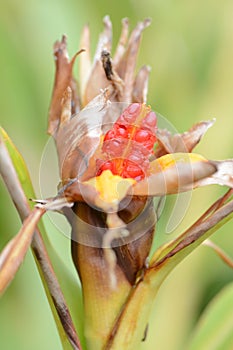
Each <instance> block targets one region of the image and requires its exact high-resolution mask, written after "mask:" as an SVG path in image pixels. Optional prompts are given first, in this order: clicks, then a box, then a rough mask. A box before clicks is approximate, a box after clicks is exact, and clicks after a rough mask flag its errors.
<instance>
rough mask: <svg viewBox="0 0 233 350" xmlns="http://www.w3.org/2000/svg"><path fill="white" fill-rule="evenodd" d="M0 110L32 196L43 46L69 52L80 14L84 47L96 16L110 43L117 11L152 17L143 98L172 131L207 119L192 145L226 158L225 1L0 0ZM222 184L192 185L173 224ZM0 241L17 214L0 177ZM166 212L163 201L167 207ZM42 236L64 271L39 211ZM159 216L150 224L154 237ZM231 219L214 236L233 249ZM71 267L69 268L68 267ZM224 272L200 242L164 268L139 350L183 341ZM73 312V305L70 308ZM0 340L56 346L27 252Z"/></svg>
mask: <svg viewBox="0 0 233 350" xmlns="http://www.w3.org/2000/svg"><path fill="white" fill-rule="evenodd" d="M0 9H1V10H0V48H1V55H0V70H1V75H0V77H1V92H0V111H1V112H0V118H1V125H2V126H3V127H4V128H5V129H6V130H7V131H8V133H9V135H10V136H11V138H12V139H13V140H14V142H15V144H16V145H17V146H18V148H19V150H20V151H21V153H22V154H23V156H24V158H25V160H26V162H27V164H28V167H29V170H30V173H31V176H32V180H33V184H34V186H35V188H36V190H37V194H38V197H39V196H40V186H39V167H40V161H41V155H42V152H43V149H44V146H45V144H46V141H47V139H48V136H47V135H46V126H47V112H48V106H49V102H50V96H51V91H52V85H53V75H54V62H53V55H52V46H53V43H54V41H55V40H57V39H60V38H61V35H62V34H63V33H66V34H67V35H68V45H69V52H70V54H71V55H72V54H73V53H75V51H76V50H77V48H78V45H79V36H80V32H81V29H82V27H83V25H84V24H86V23H89V24H90V27H91V32H92V49H93V52H94V47H95V43H96V41H97V38H98V33H99V32H100V31H101V30H102V28H103V26H102V18H103V16H104V15H106V14H109V15H110V16H111V19H112V22H113V31H114V38H113V42H114V44H116V42H117V39H118V36H119V33H120V29H121V25H120V23H121V18H123V17H129V19H130V23H131V28H132V27H133V26H134V25H135V24H136V22H137V21H139V20H141V19H143V18H145V17H148V16H149V17H151V18H152V25H151V26H150V27H149V28H147V29H146V31H145V32H144V35H143V42H142V45H141V51H140V57H139V59H138V64H139V65H141V64H144V63H146V64H149V65H150V66H151V68H152V71H151V76H150V88H149V97H148V102H149V103H150V104H151V105H152V107H153V108H154V109H155V110H157V111H159V112H160V113H161V114H162V115H163V116H165V117H167V118H168V119H169V120H170V121H171V123H172V124H173V125H175V127H176V128H177V129H178V130H179V131H185V130H186V129H188V128H189V127H190V126H191V125H192V124H194V123H195V122H197V121H200V120H203V119H209V118H213V117H216V118H217V121H216V123H215V125H214V126H213V128H212V129H211V130H210V131H209V132H208V134H207V135H206V137H205V139H204V140H203V141H202V142H201V144H200V145H199V146H198V148H197V151H198V152H199V153H202V154H203V155H205V156H206V157H207V158H210V159H221V158H222V159H224V158H230V157H232V146H233V138H232V116H233V100H232V91H233V69H232V62H233V21H232V13H233V2H232V1H231V0H225V1H224V2H223V1H221V2H220V1H218V0H207V1H205V2H204V1H201V0H197V1H195V2H188V1H185V0H163V1H162V0H144V1H140V0H139V1H138V0H131V1H123V0H118V1H113V0H108V1H106V0H100V1H93V0H85V1H75V0H66V1H65V0H56V1H55V0H41V1H36V0H21V1H17V0H8V1H6V0H5V1H4V0H2V1H1V4H0ZM223 191H224V189H219V188H218V187H215V186H213V187H209V188H204V189H199V190H197V191H196V192H195V193H194V194H193V196H192V204H191V206H190V208H189V211H188V213H187V215H186V217H185V219H184V220H183V221H182V223H181V225H180V227H179V228H178V230H177V232H181V230H182V229H184V228H185V227H187V225H188V224H191V223H192V222H193V220H194V219H195V218H197V217H198V215H200V214H201V213H202V212H203V211H204V210H205V209H206V208H207V206H208V205H210V204H211V203H212V202H213V201H214V199H215V198H217V196H218V195H219V194H220V193H223ZM0 196H1V206H0V215H1V220H0V249H2V247H3V246H4V244H6V242H7V241H8V240H9V239H10V237H12V236H13V235H14V234H15V233H16V232H17V231H18V229H19V228H20V221H19V219H18V216H17V213H16V211H15V209H14V207H13V205H12V203H11V201H10V199H9V197H8V194H7V192H6V190H5V189H4V186H3V185H2V183H1V185H0ZM167 213H169V208H168V209H167ZM45 222H46V225H47V227H48V229H49V234H50V238H51V241H52V242H53V243H54V246H55V247H56V248H57V250H58V251H59V254H60V255H61V257H62V259H63V261H64V264H67V265H68V266H69V268H70V269H71V270H72V271H73V273H74V269H73V266H72V264H71V260H70V250H69V240H68V239H67V238H65V237H64V236H63V235H61V234H60V233H59V231H57V230H56V228H54V226H53V225H52V224H51V221H50V220H49V219H48V218H46V219H45ZM166 222H167V217H166V215H163V217H162V218H161V222H160V223H159V224H158V229H157V235H158V236H159V237H160V238H159V239H158V242H159V241H161V242H162V241H164V240H168V239H170V238H171V236H169V235H165V234H164V228H165V227H166ZM232 229H233V223H228V224H227V225H226V226H225V227H224V228H223V229H221V230H220V231H219V232H218V233H217V234H215V236H214V240H215V241H216V242H218V243H219V244H220V245H221V246H222V247H223V248H225V250H226V251H227V252H228V253H229V254H231V255H233V244H232ZM74 276H75V273H74ZM232 279H233V271H232V270H230V268H228V267H226V266H225V265H224V264H223V263H222V262H221V261H220V260H218V258H217V257H216V256H215V255H214V253H213V252H211V251H209V249H208V248H206V247H200V248H199V249H198V250H197V251H196V252H194V253H193V254H192V255H191V256H190V257H189V258H187V259H186V260H185V261H184V262H183V263H182V264H180V265H179V267H178V268H177V269H176V270H175V271H174V272H173V273H172V274H171V275H170V276H169V278H168V279H167V280H166V282H165V283H164V285H163V287H162V288H161V290H160V292H159V295H158V298H157V300H156V302H155V305H154V309H153V310H152V315H151V321H150V326H149V333H148V339H147V341H146V342H145V344H144V347H143V349H145V350H152V349H154V348H156V349H160V350H180V349H185V342H186V341H187V339H188V337H189V335H190V332H191V330H192V327H193V326H194V324H195V322H196V321H197V319H198V317H199V314H200V312H201V311H202V310H203V309H204V307H205V305H206V304H207V303H208V301H209V300H210V298H211V297H212V296H213V295H215V294H216V293H217V292H218V291H219V290H220V289H221V288H222V287H223V286H224V285H225V284H227V283H229V282H230V281H232ZM77 312H78V311H77ZM0 344H1V345H0V348H1V349H4V350H12V349H18V350H29V349H30V350H31V349H34V350H39V349H42V348H43V349H45V350H50V349H56V350H57V349H61V346H60V344H59V339H58V336H57V332H56V328H55V325H54V321H53V319H52V316H51V314H50V310H49V306H48V303H47V300H46V298H45V295H44V291H43V288H42V285H41V282H40V279H39V276H38V273H37V270H36V268H35V264H34V262H33V259H32V255H31V253H28V254H27V257H26V259H25V262H24V263H23V266H22V267H21V269H20V271H19V273H18V274H17V276H16V278H15V280H14V281H13V283H12V284H11V286H10V287H9V288H8V290H7V292H6V294H5V295H4V296H3V298H2V299H1V300H0Z"/></svg>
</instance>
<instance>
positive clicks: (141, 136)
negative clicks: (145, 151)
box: [134, 129, 151, 143]
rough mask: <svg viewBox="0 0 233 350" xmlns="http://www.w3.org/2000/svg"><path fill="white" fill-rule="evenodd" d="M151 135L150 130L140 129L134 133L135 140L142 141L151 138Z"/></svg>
mask: <svg viewBox="0 0 233 350" xmlns="http://www.w3.org/2000/svg"><path fill="white" fill-rule="evenodd" d="M150 136H151V134H150V132H149V131H146V130H143V129H139V130H138V131H137V132H136V134H135V135H134V140H135V141H137V142H140V143H144V142H145V141H147V140H149V138H150Z"/></svg>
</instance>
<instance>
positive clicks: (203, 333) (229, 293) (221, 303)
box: [186, 283, 233, 350]
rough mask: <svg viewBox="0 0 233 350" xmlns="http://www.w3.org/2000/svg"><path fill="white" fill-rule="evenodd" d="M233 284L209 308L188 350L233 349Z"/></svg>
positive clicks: (197, 327) (195, 331) (201, 319)
mask: <svg viewBox="0 0 233 350" xmlns="http://www.w3.org/2000/svg"><path fill="white" fill-rule="evenodd" d="M232 310H233V283H231V284H229V285H228V286H226V287H225V288H224V289H223V290H222V291H221V292H220V293H219V294H218V295H217V296H215V297H214V298H213V299H212V301H211V302H210V303H209V305H208V306H207V308H206V310H205V311H204V313H203V314H202V316H201V318H200V320H199V321H198V324H197V326H196V328H195V330H194V333H193V336H192V338H191V341H190V343H189V346H187V347H186V349H188V350H206V349H208V350H218V349H219V350H220V349H224V350H232V349H233V312H232Z"/></svg>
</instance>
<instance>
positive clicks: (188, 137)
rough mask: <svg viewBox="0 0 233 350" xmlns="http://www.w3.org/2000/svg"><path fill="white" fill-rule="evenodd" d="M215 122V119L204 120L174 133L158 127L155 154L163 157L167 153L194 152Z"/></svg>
mask: <svg viewBox="0 0 233 350" xmlns="http://www.w3.org/2000/svg"><path fill="white" fill-rule="evenodd" d="M213 124H214V120H209V121H203V122H200V123H197V124H195V125H193V126H192V128H191V129H190V130H188V131H186V132H184V133H183V134H175V135H172V134H171V133H170V132H169V131H168V130H166V129H158V131H157V133H156V136H157V140H158V147H157V148H156V150H155V156H156V157H157V158H158V157H161V156H163V155H165V154H167V153H177V152H192V150H193V149H194V147H196V145H197V144H198V143H199V142H200V140H201V138H202V137H203V136H204V134H205V133H206V131H207V130H208V129H209V128H210V127H211V126H212V125H213Z"/></svg>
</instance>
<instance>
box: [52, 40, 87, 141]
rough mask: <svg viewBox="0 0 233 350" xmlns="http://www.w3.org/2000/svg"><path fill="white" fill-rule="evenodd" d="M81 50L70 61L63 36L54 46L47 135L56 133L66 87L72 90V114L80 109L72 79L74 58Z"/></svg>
mask: <svg viewBox="0 0 233 350" xmlns="http://www.w3.org/2000/svg"><path fill="white" fill-rule="evenodd" d="M82 51H83V50H80V51H78V52H77V53H76V54H75V55H74V56H73V58H72V59H71V60H70V58H69V55H68V51H67V39H66V36H65V35H63V37H62V40H61V41H57V42H56V43H55V44H54V60H55V64H56V75H55V82H54V88H53V94H52V100H51V104H50V109H49V123H48V133H49V134H51V135H54V134H55V133H56V131H57V128H58V125H59V120H60V115H61V100H62V98H63V94H64V92H65V90H66V89H67V87H68V86H69V87H70V88H71V90H72V114H73V113H77V112H78V111H79V109H80V101H79V97H78V94H77V86H76V81H75V79H74V77H73V65H74V63H75V60H76V57H77V56H78V55H79V54H80V53H81V52H82Z"/></svg>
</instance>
